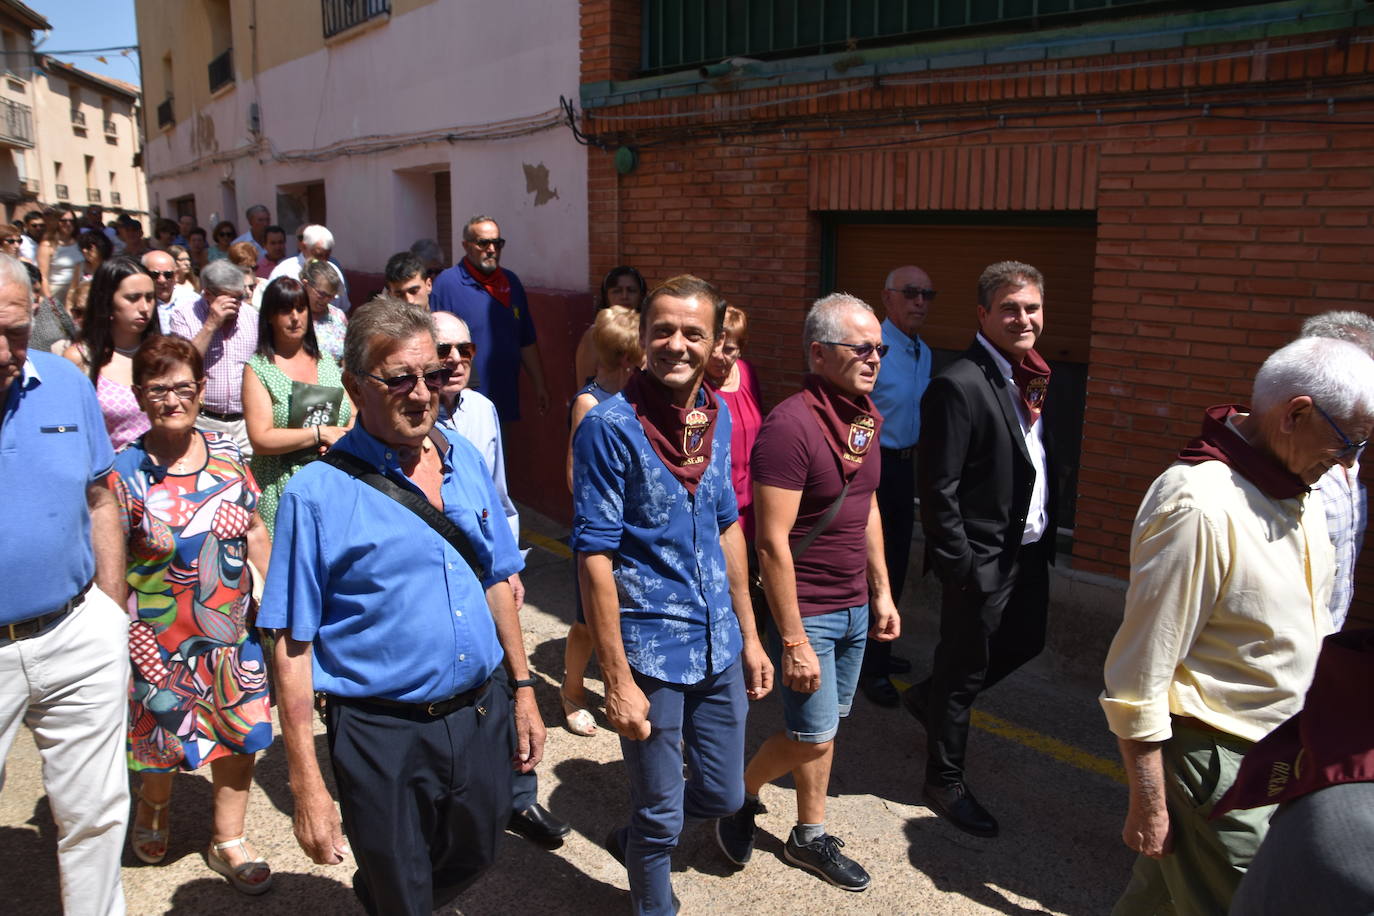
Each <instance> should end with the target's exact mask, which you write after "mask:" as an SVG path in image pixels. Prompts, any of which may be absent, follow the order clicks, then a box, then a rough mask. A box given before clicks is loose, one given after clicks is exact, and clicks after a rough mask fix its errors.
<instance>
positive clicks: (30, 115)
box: [0, 3, 45, 221]
mask: <svg viewBox="0 0 1374 916" xmlns="http://www.w3.org/2000/svg"><path fill="white" fill-rule="evenodd" d="M42 24H45V23H43V22H41V20H34V19H30V18H28V17H25V16H23V15H22V14H20V15H16V13H15V11H14V10H13V9H12V7H10V6H9V5H8V4H3V3H0V50H3V51H4V52H5V53H4V55H3V57H0V218H3V219H4V220H6V221H8V220H10V219H12V218H13V217H14V215H15V213H16V212H19V214H20V215H21V216H22V215H23V211H25V210H28V209H30V206H29V204H31V202H32V201H33V200H35V199H36V198H37V195H38V193H39V187H38V182H37V172H38V157H37V156H36V155H35V153H34V143H35V138H36V131H35V126H34V99H35V91H34V74H33V70H32V67H33V33H32V31H31V30H32V29H33V28H35V27H39V26H40V25H42Z"/></svg>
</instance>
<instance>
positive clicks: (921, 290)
mask: <svg viewBox="0 0 1374 916" xmlns="http://www.w3.org/2000/svg"><path fill="white" fill-rule="evenodd" d="M886 289H887V291H888V292H889V293H901V294H902V297H903V298H904V299H908V300H915V298H916V297H917V296H920V297H921V298H922V299H924V300H925V301H927V302H932V301H934V299H935V297H936V296H937V295H939V294H938V293H937V292H936V291H935V290H933V289H927V288H926V287H924V286H903V287H902V288H901V289H897V288H896V287H895V286H889V287H886Z"/></svg>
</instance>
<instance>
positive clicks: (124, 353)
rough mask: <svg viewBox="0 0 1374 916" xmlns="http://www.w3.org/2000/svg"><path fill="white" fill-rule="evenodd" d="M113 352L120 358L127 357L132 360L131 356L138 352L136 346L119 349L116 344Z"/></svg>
mask: <svg viewBox="0 0 1374 916" xmlns="http://www.w3.org/2000/svg"><path fill="white" fill-rule="evenodd" d="M114 350H115V352H116V353H118V354H119V355H120V356H127V357H130V358H131V359H132V358H133V355H134V354H135V353H137V352H138V344H134V345H133V346H132V347H121V346H119V345H118V344H116V345H115V348H114Z"/></svg>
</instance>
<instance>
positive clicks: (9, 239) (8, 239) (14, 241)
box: [0, 235, 23, 245]
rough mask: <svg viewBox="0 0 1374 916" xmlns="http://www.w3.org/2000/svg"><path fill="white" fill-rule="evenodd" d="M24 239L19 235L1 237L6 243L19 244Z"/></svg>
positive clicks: (1, 240)
mask: <svg viewBox="0 0 1374 916" xmlns="http://www.w3.org/2000/svg"><path fill="white" fill-rule="evenodd" d="M22 241H23V239H21V238H20V237H19V236H17V235H7V236H5V237H4V238H2V239H0V242H4V243H5V244H6V245H18V244H19V243H20V242H22Z"/></svg>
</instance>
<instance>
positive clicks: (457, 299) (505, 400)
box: [429, 261, 534, 423]
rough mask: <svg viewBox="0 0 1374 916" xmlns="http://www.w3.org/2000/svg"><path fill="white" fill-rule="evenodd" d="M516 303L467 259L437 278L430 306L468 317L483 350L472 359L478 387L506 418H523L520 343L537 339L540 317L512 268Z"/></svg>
mask: <svg viewBox="0 0 1374 916" xmlns="http://www.w3.org/2000/svg"><path fill="white" fill-rule="evenodd" d="M501 269H502V270H505V268H501ZM506 276H507V277H508V278H509V279H510V308H506V307H505V306H504V305H502V304H501V303H500V302H498V301H496V300H495V299H493V298H492V297H491V294H490V293H488V292H487V291H486V290H485V289H483V288H482V286H481V284H479V283H478V282H477V281H476V280H474V279H473V278H472V275H471V274H469V273H468V270H467V266H466V264H465V263H464V262H463V261H459V262H458V263H457V264H455V265H453V266H452V267H450V268H449V269H448V270H445V271H444V272H443V273H441V274H439V276H437V277H435V278H434V289H433V290H432V291H431V292H430V294H429V307H430V310H431V311H435V312H452V313H453V314H455V315H457V316H458V317H459V318H461V319H463V320H464V321H465V322H467V325H468V330H469V331H471V332H472V342H473V343H475V344H476V345H477V355H476V356H474V357H473V360H472V370H473V374H474V375H475V376H476V382H475V383H474V384H473V386H472V387H473V388H476V389H477V390H478V391H480V392H482V393H483V394H485V395H486V396H487V397H488V398H490V399H491V402H492V403H493V404H495V405H496V413H497V414H498V415H499V416H500V417H501V422H502V423H509V422H511V421H512V420H518V419H520V349H521V348H522V347H528V346H529V345H530V344H532V343H534V321H533V320H532V319H531V318H530V306H529V302H527V301H526V299H525V287H524V285H523V284H521V282H520V278H519V277H517V276H516V275H515V274H514V273H513V272H512V271H509V270H507V271H506Z"/></svg>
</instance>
